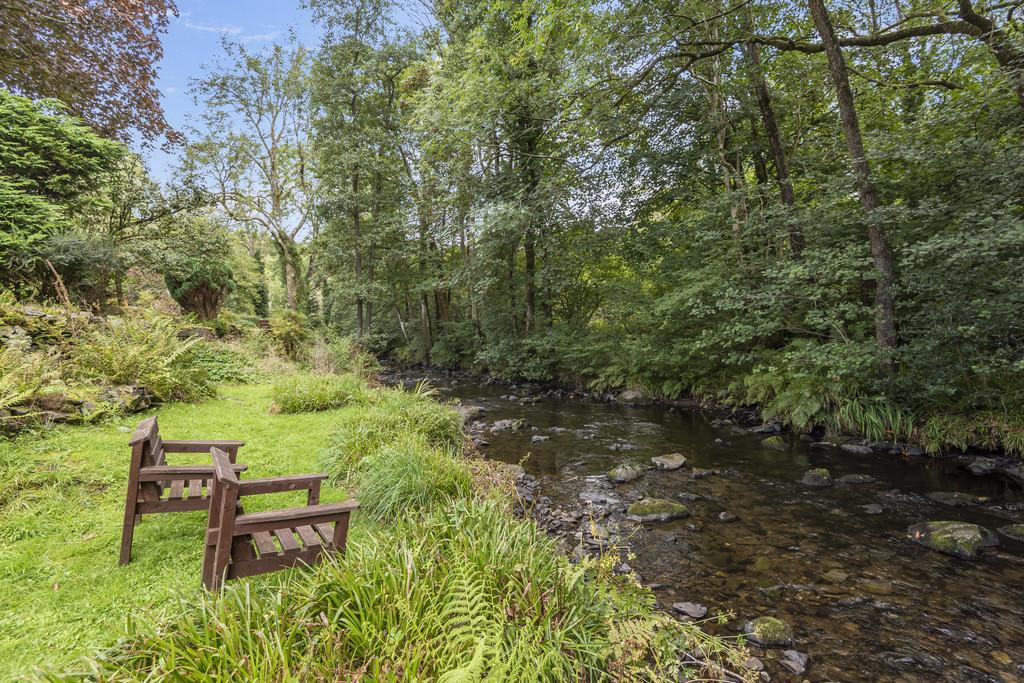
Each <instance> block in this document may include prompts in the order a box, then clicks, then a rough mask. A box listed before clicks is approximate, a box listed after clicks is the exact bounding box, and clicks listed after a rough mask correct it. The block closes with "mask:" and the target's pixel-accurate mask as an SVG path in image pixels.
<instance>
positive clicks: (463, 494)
mask: <svg viewBox="0 0 1024 683" xmlns="http://www.w3.org/2000/svg"><path fill="white" fill-rule="evenodd" d="M355 481H356V486H357V488H358V491H359V501H360V507H359V511H360V513H361V514H368V515H370V516H371V517H374V518H376V519H378V520H382V521H394V520H396V519H398V518H400V517H401V516H402V515H404V514H406V513H409V512H420V511H423V510H429V509H432V508H434V507H435V506H439V505H444V504H447V503H450V502H452V501H454V500H459V499H461V498H467V497H469V496H470V495H471V494H472V487H473V482H472V478H471V476H470V472H469V468H468V466H467V465H466V461H465V459H463V458H462V457H461V453H459V452H457V451H454V450H451V449H443V448H436V447H432V446H430V445H429V444H428V443H427V441H426V439H425V437H424V436H423V435H422V434H408V435H404V436H401V437H399V438H398V439H396V440H395V441H393V442H392V443H389V444H387V445H385V446H383V447H381V448H380V449H378V450H376V451H375V452H373V453H371V454H369V455H367V456H365V457H364V458H363V459H362V460H360V461H359V464H358V466H357V467H356V473H355Z"/></svg>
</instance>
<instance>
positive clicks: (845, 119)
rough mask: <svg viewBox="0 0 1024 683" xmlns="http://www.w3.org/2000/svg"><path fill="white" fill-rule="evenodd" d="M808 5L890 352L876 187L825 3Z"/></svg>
mask: <svg viewBox="0 0 1024 683" xmlns="http://www.w3.org/2000/svg"><path fill="white" fill-rule="evenodd" d="M808 2H809V4H810V8H811V16H812V17H813V19H814V25H815V27H816V28H817V29H818V33H819V34H820V35H821V41H822V44H823V45H824V46H825V54H826V55H828V64H829V71H830V72H831V75H832V81H833V83H834V85H835V89H836V101H837V103H838V105H839V117H840V119H841V120H842V124H843V134H844V135H845V137H846V148H847V150H848V151H849V153H850V161H851V164H852V166H853V174H854V176H855V177H856V179H857V191H858V193H859V194H860V201H861V205H862V206H863V207H864V212H865V214H866V215H867V221H868V240H869V242H870V243H871V256H872V259H873V260H874V265H875V270H876V271H877V276H876V277H877V283H876V285H875V339H876V341H877V342H878V345H879V346H881V347H882V348H883V349H892V348H895V346H896V314H895V310H894V309H895V306H894V304H893V294H892V288H893V280H894V277H893V255H892V248H891V247H890V246H889V241H888V238H887V237H886V234H885V228H884V226H883V225H882V223H881V218H880V216H879V215H878V211H877V209H878V208H879V207H880V206H881V199H880V198H879V195H878V188H876V187H875V185H874V183H873V182H872V180H871V169H870V167H869V166H868V160H867V156H866V154H865V151H864V140H863V138H862V137H861V132H860V123H859V121H858V120H857V110H856V108H855V107H854V102H853V91H852V90H851V89H850V78H849V74H848V72H847V68H846V60H845V59H843V53H842V50H841V49H840V48H839V44H838V42H837V41H836V35H835V30H834V29H833V28H832V21H831V19H829V16H828V11H827V10H826V9H825V3H824V0H808Z"/></svg>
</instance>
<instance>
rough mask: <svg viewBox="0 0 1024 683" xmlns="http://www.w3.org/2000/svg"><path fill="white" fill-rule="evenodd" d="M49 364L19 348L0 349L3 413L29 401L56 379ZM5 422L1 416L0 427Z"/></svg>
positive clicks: (51, 365)
mask: <svg viewBox="0 0 1024 683" xmlns="http://www.w3.org/2000/svg"><path fill="white" fill-rule="evenodd" d="M50 360H52V359H50ZM50 360H48V359H47V358H46V356H44V355H43V354H42V353H27V352H25V351H24V350H22V349H20V348H18V347H16V346H7V347H4V348H2V349H0V410H6V409H8V408H11V407H13V406H18V405H22V404H24V403H26V402H28V401H30V400H31V399H32V398H33V397H34V396H35V395H36V394H37V393H38V392H39V390H40V389H41V388H42V387H43V386H44V385H45V384H46V383H47V382H50V381H53V380H54V379H56V375H57V373H56V372H55V371H54V370H53V369H52V368H53V364H52V363H51V362H50ZM4 420H5V418H4V417H3V416H2V415H0V426H2V424H3V422H4Z"/></svg>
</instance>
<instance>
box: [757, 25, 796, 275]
mask: <svg viewBox="0 0 1024 683" xmlns="http://www.w3.org/2000/svg"><path fill="white" fill-rule="evenodd" d="M743 50H744V54H745V55H746V59H747V66H748V67H749V70H750V78H751V80H752V81H753V83H754V94H755V95H756V96H757V107H758V109H760V110H761V122H762V123H763V124H764V131H765V135H766V136H767V137H768V147H769V148H770V149H771V152H772V161H773V162H774V164H775V176H776V179H777V181H778V184H779V197H780V198H781V199H782V203H783V204H785V205H786V206H793V205H794V204H795V203H796V195H795V194H794V192H793V183H792V182H791V181H790V179H789V162H788V160H787V159H786V150H785V147H784V146H783V144H782V133H780V132H779V123H778V120H777V119H776V118H775V109H774V108H773V107H772V98H771V94H770V93H769V92H768V83H767V81H765V78H764V72H763V70H762V68H761V49H760V48H759V47H758V46H757V45H755V44H753V43H745V44H744V46H743ZM789 246H790V248H791V249H792V250H793V255H794V256H796V257H797V258H799V257H800V255H801V254H802V253H803V250H804V246H806V243H805V242H804V234H803V231H802V230H801V229H800V226H799V225H796V224H795V223H792V222H791V223H790V225H789Z"/></svg>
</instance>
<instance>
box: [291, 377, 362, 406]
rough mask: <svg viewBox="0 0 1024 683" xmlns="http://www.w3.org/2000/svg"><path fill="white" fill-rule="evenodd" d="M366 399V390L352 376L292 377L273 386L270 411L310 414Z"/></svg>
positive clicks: (356, 378)
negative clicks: (271, 408) (272, 402)
mask: <svg viewBox="0 0 1024 683" xmlns="http://www.w3.org/2000/svg"><path fill="white" fill-rule="evenodd" d="M368 400H369V394H368V392H367V390H366V388H365V387H364V386H363V383H362V382H361V381H360V380H359V378H358V377H356V376H355V375H323V376H313V375H294V376H292V377H288V378H286V379H284V380H282V381H280V382H278V383H277V384H275V385H274V406H273V411H274V412H279V413H310V412H315V411H318V410H331V409H333V408H341V407H342V406H346V405H351V404H362V403H366V401H368Z"/></svg>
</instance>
